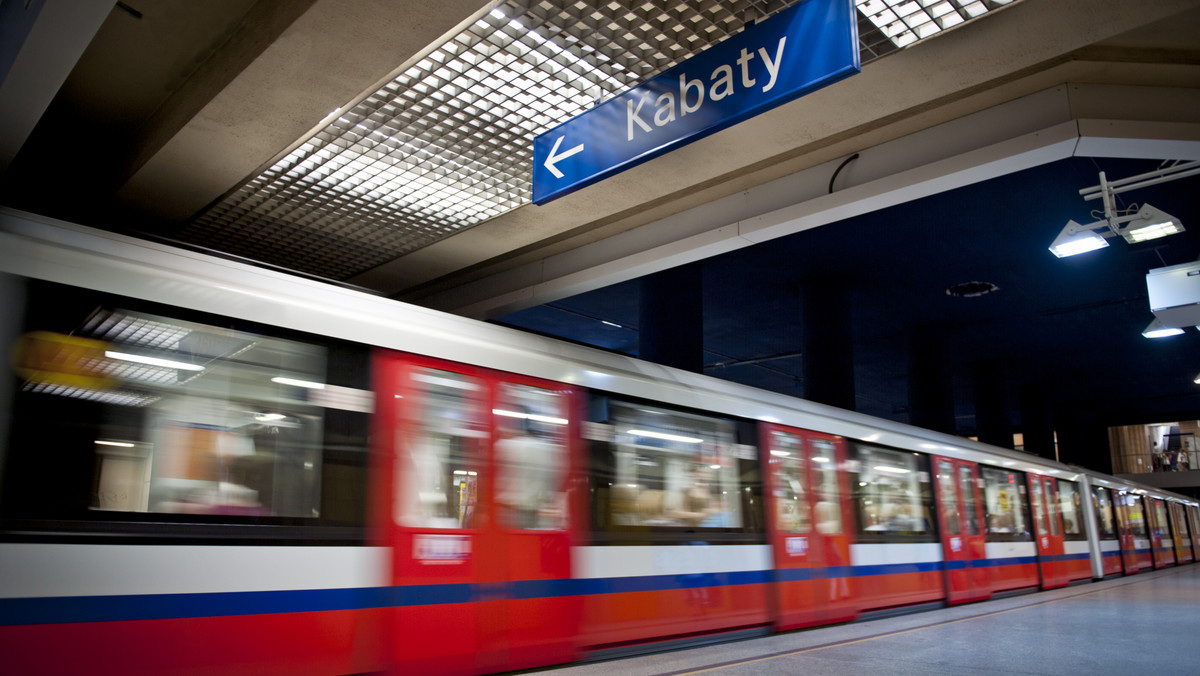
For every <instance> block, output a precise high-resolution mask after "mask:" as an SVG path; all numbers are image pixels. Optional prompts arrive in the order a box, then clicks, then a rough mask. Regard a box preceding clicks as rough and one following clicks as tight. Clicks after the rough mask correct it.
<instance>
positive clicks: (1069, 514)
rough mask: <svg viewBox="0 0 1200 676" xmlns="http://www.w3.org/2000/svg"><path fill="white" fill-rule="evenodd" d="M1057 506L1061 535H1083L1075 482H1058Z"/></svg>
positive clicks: (1077, 490)
mask: <svg viewBox="0 0 1200 676" xmlns="http://www.w3.org/2000/svg"><path fill="white" fill-rule="evenodd" d="M1058 505H1059V511H1060V512H1061V513H1062V526H1063V535H1066V536H1081V535H1083V510H1082V509H1081V508H1080V500H1079V488H1078V487H1077V486H1076V485H1075V482H1073V481H1065V480H1063V479H1059V480H1058Z"/></svg>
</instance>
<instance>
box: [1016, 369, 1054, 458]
mask: <svg viewBox="0 0 1200 676" xmlns="http://www.w3.org/2000/svg"><path fill="white" fill-rule="evenodd" d="M1021 434H1022V436H1024V437H1025V452H1026V453H1032V454H1034V455H1037V456H1041V457H1043V458H1047V459H1049V460H1054V459H1055V456H1056V452H1055V447H1054V446H1055V444H1054V412H1053V411H1052V410H1051V407H1050V398H1049V396H1047V394H1046V390H1045V385H1044V384H1041V383H1033V384H1029V385H1026V386H1024V387H1023V388H1022V389H1021Z"/></svg>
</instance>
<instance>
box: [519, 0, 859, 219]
mask: <svg viewBox="0 0 1200 676" xmlns="http://www.w3.org/2000/svg"><path fill="white" fill-rule="evenodd" d="M806 1H807V0H806ZM844 1H845V2H846V3H848V4H849V5H850V21H849V22H848V23H849V30H848V33H849V34H850V35H849V40H850V44H851V45H853V48H852V49H851V52H852V54H853V56H852V61H853V62H852V63H851V64H850V65H848V66H846V67H845V68H841V69H839V70H836V71H833V72H831V73H829V74H828V75H827V76H826V77H824V78H822V79H820V80H818V81H816V82H813V83H812V84H810V85H809V86H808V87H803V88H800V89H797V90H796V91H794V92H792V93H791V94H790V95H788V96H786V97H781V98H779V99H776V100H774V101H770V102H768V103H763V104H761V105H758V106H754V107H752V108H748V109H746V110H744V111H742V112H741V113H739V114H737V115H734V116H732V117H729V118H727V119H725V120H724V121H722V122H720V123H718V124H714V125H712V126H710V127H707V128H705V129H698V130H696V131H694V132H692V133H690V134H686V135H684V136H680V137H679V138H676V139H673V140H671V141H668V142H667V143H664V144H662V145H660V146H657V147H655V148H652V149H650V150H647V151H645V152H643V153H641V154H640V155H636V156H634V157H631V158H630V159H628V160H626V161H624V162H621V163H619V164H616V165H613V166H612V167H609V168H608V169H605V170H604V171H602V172H598V173H595V174H592V175H590V176H587V177H584V178H581V179H579V180H577V181H575V182H574V183H571V184H569V185H564V186H563V187H561V188H558V189H556V190H553V191H551V192H549V193H547V194H546V195H543V196H541V197H540V198H539V197H537V196H533V198H532V201H533V203H534V204H536V205H538V206H541V205H543V204H545V203H547V202H552V201H554V200H556V199H558V198H560V197H565V196H566V195H569V194H571V193H573V192H575V191H577V190H580V189H582V188H586V187H588V186H590V185H592V184H593V183H598V182H600V181H602V180H604V179H606V178H609V177H611V176H614V175H615V174H618V173H621V172H623V171H627V170H629V169H632V168H633V167H636V166H637V165H639V164H642V163H644V162H648V161H650V160H652V159H654V158H656V157H660V156H662V155H664V154H666V153H667V152H669V151H671V150H674V149H675V148H678V147H681V146H684V145H687V144H690V143H694V142H696V141H699V140H700V139H703V138H705V137H707V136H711V135H712V134H715V133H717V132H719V131H724V130H725V129H728V128H729V127H732V126H734V125H736V124H739V123H741V122H745V121H746V120H748V119H750V118H751V117H755V116H757V115H760V114H762V113H764V112H766V111H768V110H772V109H774V108H778V107H779V106H782V105H785V104H788V103H791V102H792V101H795V100H796V99H798V98H801V97H803V96H806V95H808V94H811V93H812V92H814V91H816V90H818V89H823V88H825V87H828V86H829V85H832V84H836V83H837V82H841V81H842V80H845V79H846V78H848V77H850V76H851V75H855V74H858V73H860V72H862V56H861V54H859V50H858V22H857V21H856V17H857V11H858V10H857V6H856V5H855V4H854V0H844ZM803 4H804V3H798V4H796V5H793V6H792V7H789V8H788V9H792V8H795V7H799V6H801V5H803ZM782 11H783V12H786V11H787V10H786V9H785V10H782ZM781 13H782V12H780V13H777V14H775V15H774V16H771V17H768V18H767V19H766V20H767V21H770V20H771V19H773V18H775V17H776V16H779V14H781ZM730 37H732V36H730ZM726 39H728V38H726ZM722 42H723V41H722ZM720 44H721V43H717V45H713V46H712V47H710V48H709V49H712V48H713V47H716V46H718V45H720ZM700 53H701V54H702V53H703V52H700ZM698 55H699V54H696V55H693V56H692V57H690V58H689V59H687V60H685V61H682V62H680V63H677V64H675V65H674V66H671V67H670V68H668V69H666V70H664V71H662V72H660V73H657V74H655V75H653V76H651V77H649V78H646V79H645V80H643V81H642V82H640V83H638V84H637V85H634V86H633V87H629V88H628V89H626V90H624V91H622V92H619V93H617V94H615V95H614V96H613V98H616V97H619V96H624V95H625V94H628V93H629V92H630V91H633V90H634V89H637V88H638V87H641V86H642V85H644V84H645V83H647V82H650V81H651V80H654V79H656V78H659V77H662V76H665V75H666V74H668V73H673V72H674V71H675V70H677V69H680V68H682V67H683V66H685V65H686V64H687V63H688V61H690V60H691V59H692V58H695V57H696V56H698ZM610 100H611V99H610ZM586 114H587V113H586V112H583V113H580V114H579V115H576V116H575V117H573V118H571V119H569V120H564V121H563V122H560V123H558V124H556V125H554V126H553V127H551V128H550V129H547V130H546V131H544V132H542V133H541V134H538V135H537V136H536V137H534V147H535V148H536V146H537V139H538V138H541V137H542V136H546V135H549V134H553V133H554V132H556V131H557V130H558V129H559V128H560V127H563V126H566V125H567V124H570V123H571V122H572V121H573V120H575V119H576V118H577V117H580V116H581V115H586ZM536 165H537V153H536V150H535V152H534V166H535V167H536ZM531 171H535V170H531ZM536 187H537V182H536V181H532V180H531V186H530V189H531V191H532V189H533V188H536Z"/></svg>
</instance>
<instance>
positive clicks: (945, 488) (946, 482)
mask: <svg viewBox="0 0 1200 676" xmlns="http://www.w3.org/2000/svg"><path fill="white" fill-rule="evenodd" d="M937 481H938V502H940V503H941V507H942V514H944V515H945V517H946V534H947V535H959V534H961V532H962V531H961V528H960V527H959V524H958V519H959V513H958V486H957V484H955V479H954V464H953V463H951V462H950V461H949V460H938V461H937Z"/></svg>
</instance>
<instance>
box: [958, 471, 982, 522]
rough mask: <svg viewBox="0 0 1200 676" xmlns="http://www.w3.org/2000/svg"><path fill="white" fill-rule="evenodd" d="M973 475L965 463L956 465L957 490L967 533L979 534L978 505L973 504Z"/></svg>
mask: <svg viewBox="0 0 1200 676" xmlns="http://www.w3.org/2000/svg"><path fill="white" fill-rule="evenodd" d="M974 479H975V476H974V473H973V472H972V471H971V468H970V467H968V466H966V465H959V466H958V490H959V493H960V494H961V495H962V502H963V508H964V512H965V514H966V517H967V535H979V507H978V505H976V504H975V481H974Z"/></svg>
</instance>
